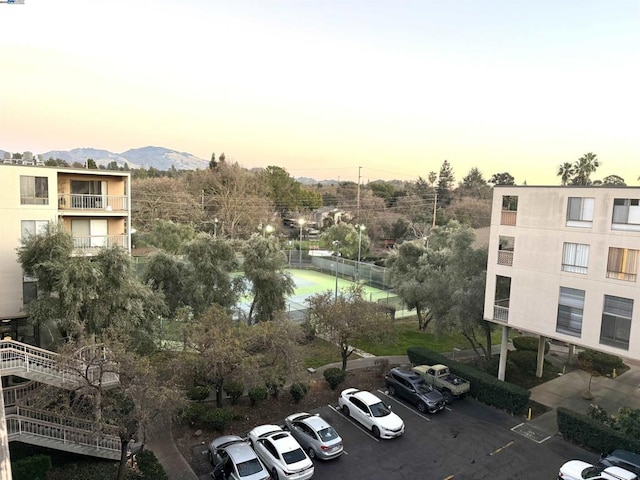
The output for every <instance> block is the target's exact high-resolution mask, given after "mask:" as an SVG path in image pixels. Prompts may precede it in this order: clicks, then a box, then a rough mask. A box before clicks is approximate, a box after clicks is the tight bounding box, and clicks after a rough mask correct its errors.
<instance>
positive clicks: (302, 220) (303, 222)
mask: <svg viewBox="0 0 640 480" xmlns="http://www.w3.org/2000/svg"><path fill="white" fill-rule="evenodd" d="M304 224H305V221H304V218H299V219H298V225H300V257H299V258H298V268H300V269H302V227H303V226H304Z"/></svg>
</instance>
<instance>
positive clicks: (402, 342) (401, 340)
mask: <svg viewBox="0 0 640 480" xmlns="http://www.w3.org/2000/svg"><path fill="white" fill-rule="evenodd" d="M395 325H396V339H395V342H393V343H390V344H380V343H375V344H373V343H359V344H358V345H356V346H357V347H358V348H359V349H361V350H364V351H365V352H369V353H372V354H374V355H406V353H407V348H409V347H415V346H422V347H426V348H428V349H430V350H433V351H435V352H439V353H443V352H452V351H453V349H454V348H459V349H462V350H467V349H470V348H471V346H470V345H469V342H468V341H467V340H466V339H465V338H464V337H463V336H462V335H461V334H459V333H452V334H449V335H436V334H434V333H433V331H432V330H433V329H432V328H428V329H427V331H421V330H418V320H417V318H415V317H413V318H411V317H410V318H407V319H402V320H396V321H395ZM501 335H502V334H501V332H500V331H499V330H498V331H496V332H493V335H492V338H493V344H494V345H495V344H498V343H500V339H501Z"/></svg>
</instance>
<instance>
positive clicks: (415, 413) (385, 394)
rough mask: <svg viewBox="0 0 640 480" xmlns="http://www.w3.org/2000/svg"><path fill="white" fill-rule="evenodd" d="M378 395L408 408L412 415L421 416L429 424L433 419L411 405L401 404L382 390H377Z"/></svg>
mask: <svg viewBox="0 0 640 480" xmlns="http://www.w3.org/2000/svg"><path fill="white" fill-rule="evenodd" d="M377 392H378V393H381V394H382V395H384V396H385V397H387V398H388V399H389V400H393V401H394V402H396V403H397V404H398V405H402V406H403V407H404V408H406V409H407V410H409V411H410V412H411V413H413V414H414V415H417V416H419V417H420V418H422V419H423V420H426V421H427V422H430V421H431V419H430V418H429V417H427V416H426V414H422V413H420V412H419V411H417V410H414V409H413V408H412V407H410V406H409V405H407V404H406V403H404V402H401V401H400V400H398V399H397V398H395V397H392V396H391V395H389V394H388V393H387V392H383V391H382V390H377Z"/></svg>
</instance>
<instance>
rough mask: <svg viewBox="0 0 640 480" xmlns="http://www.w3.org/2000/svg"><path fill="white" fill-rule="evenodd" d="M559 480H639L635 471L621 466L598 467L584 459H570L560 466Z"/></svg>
mask: <svg viewBox="0 0 640 480" xmlns="http://www.w3.org/2000/svg"><path fill="white" fill-rule="evenodd" d="M558 479H559V480H586V479H589V480H638V477H637V476H636V474H635V473H632V472H630V471H628V470H625V469H624V468H620V467H607V468H603V467H596V466H594V465H591V464H590V463H587V462H583V461H582V460H570V461H568V462H567V463H565V464H564V465H562V466H561V467H560V472H558Z"/></svg>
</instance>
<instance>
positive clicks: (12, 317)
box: [0, 163, 131, 343]
mask: <svg viewBox="0 0 640 480" xmlns="http://www.w3.org/2000/svg"><path fill="white" fill-rule="evenodd" d="M130 180H131V179H130V174H129V172H120V171H111V170H86V169H78V168H61V167H45V166H37V165H36V164H35V163H32V164H31V165H16V164H9V163H3V164H0V219H1V221H0V266H1V267H0V338H4V337H11V338H13V339H16V340H19V341H27V342H28V343H38V342H37V341H36V340H37V336H38V333H37V332H34V331H33V328H32V327H29V326H28V322H27V321H26V319H25V318H24V311H23V306H24V304H25V303H27V302H28V301H29V300H30V299H31V298H34V296H35V294H36V290H35V282H34V279H32V278H29V277H27V276H25V275H24V274H23V271H22V268H21V266H20V264H19V263H18V261H17V253H16V249H17V248H18V247H19V246H20V245H21V239H22V238H25V237H26V236H28V235H32V234H35V233H37V232H38V231H40V230H41V229H42V228H43V227H44V226H46V225H47V223H48V222H62V224H63V225H64V226H65V227H66V228H67V229H68V231H69V232H70V233H71V235H72V237H73V242H74V247H75V253H76V254H78V255H92V254H94V253H96V252H97V250H98V249H99V248H100V247H104V246H111V245H114V244H115V245H119V246H121V247H123V248H125V249H127V250H129V251H131V206H130V198H131V191H130V189H131V181H130Z"/></svg>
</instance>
